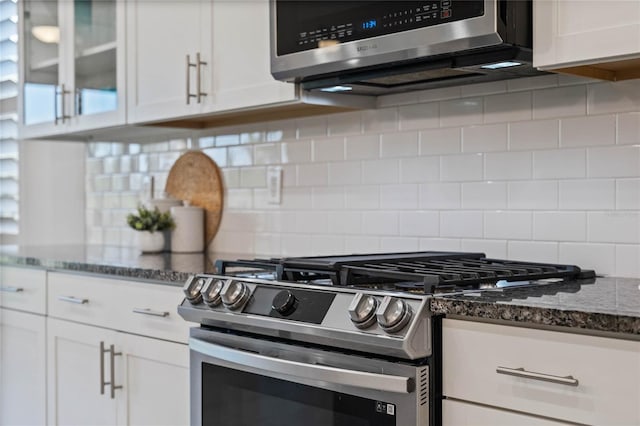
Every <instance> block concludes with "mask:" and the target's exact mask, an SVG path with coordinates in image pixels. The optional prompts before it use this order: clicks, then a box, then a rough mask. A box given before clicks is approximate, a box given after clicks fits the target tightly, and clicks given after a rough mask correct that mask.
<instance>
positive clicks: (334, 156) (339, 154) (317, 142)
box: [312, 137, 345, 162]
mask: <svg viewBox="0 0 640 426" xmlns="http://www.w3.org/2000/svg"><path fill="white" fill-rule="evenodd" d="M312 146H313V161H314V162H329V161H342V160H344V156H345V152H344V138H341V137H336V138H324V139H314V141H313V145H312Z"/></svg>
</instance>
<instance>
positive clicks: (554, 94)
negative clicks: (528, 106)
mask: <svg viewBox="0 0 640 426" xmlns="http://www.w3.org/2000/svg"><path fill="white" fill-rule="evenodd" d="M586 112H587V90H586V88H585V86H568V87H558V88H552V89H542V90H537V91H534V92H533V118H534V120H539V119H544V118H557V117H571V116H579V115H585V114H586Z"/></svg>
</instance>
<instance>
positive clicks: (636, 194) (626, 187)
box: [616, 179, 640, 210]
mask: <svg viewBox="0 0 640 426" xmlns="http://www.w3.org/2000/svg"><path fill="white" fill-rule="evenodd" d="M616 209H618V210H638V209H640V179H618V180H616Z"/></svg>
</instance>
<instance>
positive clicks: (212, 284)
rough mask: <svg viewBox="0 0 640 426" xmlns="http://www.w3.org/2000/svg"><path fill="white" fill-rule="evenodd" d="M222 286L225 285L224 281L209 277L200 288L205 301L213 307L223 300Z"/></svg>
mask: <svg viewBox="0 0 640 426" xmlns="http://www.w3.org/2000/svg"><path fill="white" fill-rule="evenodd" d="M222 287H224V281H222V280H215V279H213V278H209V279H208V280H207V281H206V282H205V283H204V286H202V289H201V290H200V294H202V300H204V303H206V304H207V305H209V306H211V307H212V308H213V307H215V306H218V305H219V304H220V302H222V297H221V296H220V292H221V291H222Z"/></svg>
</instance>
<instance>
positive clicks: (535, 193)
mask: <svg viewBox="0 0 640 426" xmlns="http://www.w3.org/2000/svg"><path fill="white" fill-rule="evenodd" d="M507 204H508V206H509V209H512V210H552V209H557V208H558V182H556V181H523V182H509V188H508V203H507Z"/></svg>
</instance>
